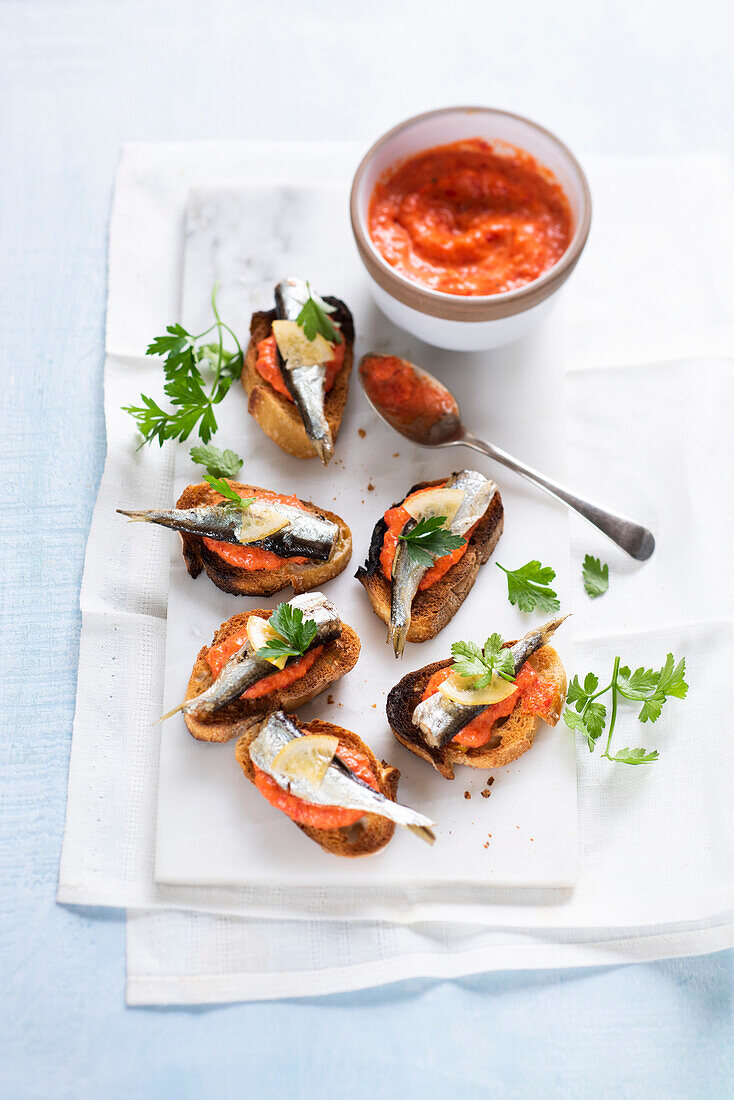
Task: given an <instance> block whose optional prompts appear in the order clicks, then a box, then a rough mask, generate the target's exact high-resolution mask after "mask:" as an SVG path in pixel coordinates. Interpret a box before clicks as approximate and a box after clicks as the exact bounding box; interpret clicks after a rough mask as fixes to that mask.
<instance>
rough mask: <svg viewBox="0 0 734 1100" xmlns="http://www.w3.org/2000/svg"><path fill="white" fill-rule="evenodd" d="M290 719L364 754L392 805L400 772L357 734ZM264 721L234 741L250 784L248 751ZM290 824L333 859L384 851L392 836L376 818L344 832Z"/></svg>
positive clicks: (371, 816)
mask: <svg viewBox="0 0 734 1100" xmlns="http://www.w3.org/2000/svg"><path fill="white" fill-rule="evenodd" d="M289 717H290V718H292V719H293V721H295V722H296V724H297V725H298V726H299V727H300V728H301V729H305V730H307V731H308V732H309V733H321V734H324V733H325V734H330V735H331V736H333V737H338V738H339V739H340V740H341V741H344V742H346V743H347V744H348V745H349V746H350V747H351V748H354V749H358V750H359V751H360V752H362V753H364V755H365V756H366V757H367V759H368V760H369V762H370V766H371V768H372V771H373V773H374V776H375V778H376V779H377V784H378V787H379V789H380V792H381V793H382V794H384V795H385V797H386V798H389V799H390V800H391V801H392V802H394V801H395V799H396V796H397V793H398V781H399V779H400V772H399V771H398V769H397V768H393V767H391V766H390V765H389V764H386V763H385V762H384V761H383V762H382V763H381V762H380V761H379V760H378V759H377V757H376V756H375V754H374V753H373V752H372V749H371V748H370V747H369V745H367V744H366V743H365V742H364V741H363V740H362V738H361V737H359V736H358V734H356V733H352V731H351V730H347V729H344V727H343V726H336V725H333V724H332V723H331V722H322V721H321V720H320V719H318V718H315V719H313V720H312V721H310V722H304V723H301V722H299V721H298V719H297V718H296V716H295V715H293V714H291V715H289ZM264 721H265V719H262V721H261V722H259V723H258V724H257V726H253V727H252V728H251V729H250V730H248V731H247V732H246V733H245V734H243V736H242V737H240V738H239V740H238V741H237V747H236V757H237V762H238V763H239V765H240V767H241V768H242V771H243V772H244V773H245V775H246V776H247V778H248V779H249V780H250V782H251V783H254V782H255V769H254V766H253V764H252V761H251V760H250V752H249V749H250V745H251V744H252V742H253V741H254V740H255V738H256V737H257V735H258V733H259V732H260V729H261V727H262V724H263V722H264ZM286 816H287V815H286ZM362 823H364V824H362ZM293 824H294V825H298V828H299V829H300V830H301V832H303V833H305V834H306V836H308V837H310V838H311V840H315V841H316V843H317V844H319V845H320V846H321V847H322V848H323V849H324V850H325V851H327V852H330V853H331V854H332V855H337V856H346V857H348V858H355V857H357V856H366V855H370V854H372V853H373V852H377V851H379V850H380V849H381V848H384V847H385V845H386V844H387V843H388V842H389V841H390V839H391V838H392V836H393V833H394V832H395V823H394V822H393V821H390V820H389V819H388V818H386V817H380V815H379V814H365V815H364V816H363V817H362V818H361V819H360V821H359V822H357V823H356V824H355V825H351V826H349V827H347V828H337V829H316V828H314V827H313V826H311V825H301V824H299V822H297V821H294V822H293Z"/></svg>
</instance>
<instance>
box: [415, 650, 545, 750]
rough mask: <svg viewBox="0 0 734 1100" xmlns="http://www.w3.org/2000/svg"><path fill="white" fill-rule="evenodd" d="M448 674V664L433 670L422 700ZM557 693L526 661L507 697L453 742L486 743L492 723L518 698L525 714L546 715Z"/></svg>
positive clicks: (467, 745)
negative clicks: (512, 689)
mask: <svg viewBox="0 0 734 1100" xmlns="http://www.w3.org/2000/svg"><path fill="white" fill-rule="evenodd" d="M450 675H451V665H448V666H447V667H446V668H440V669H439V670H438V672H434V674H433V676H431V678H430V680H429V681H428V683H427V684H426V689H425V691H424V692H423V695H422V696H421V702H422V701H423V700H424V699H427V698H428V697H429V695H434V694H435V693H436V692H437V691H438V689H439V687H440V686H441V684H442V683H443V682H444V680H448V678H449V676H450ZM555 696H556V686H555V685H554V684H552V683H551V682H550V681H548V680H545V679H544V678H543V677H542V676H539V675H538V673H537V672H536V671H535V669H534V668H533V667H532V666H531V665H530V664H528V662H527V661H526V662H525V664H524V665H523V666H522V668H521V669H520V671H519V672H518V674H517V676H516V677H515V690H514V691H513V692H512V694H511V695H508V696H507V698H506V699H502V700H500V702H499V703H493V704H492V705H491V706H489V707H487V709H486V710H484V711H482V713H481V714H480V715H478V716H477V717H476V718H474V719H473V720H472V721H471V722H469V724H468V725H466V726H464V728H463V729H462V730H459V732H458V733H457V734H456V736H455V737H454V738H453V741H454V743H455V744H457V745H462V746H463V747H464V748H468V749H475V748H479V747H480V746H482V745H486V744H487V742H488V741H490V740H491V738H492V733H493V731H494V726H495V724H496V722H497V721H498V719H500V718H506V717H507V715H508V714H512V712H513V710H514V709H515V705H516V703H517V702H518V700H519V699H521V700H522V707H523V710H524V711H525V713H527V714H538V715H540V716H541V717H542V716H543V715H546V714H549V713H550V712H551V710H552V708H553V702H554V700H555Z"/></svg>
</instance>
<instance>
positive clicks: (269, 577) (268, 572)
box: [176, 478, 352, 596]
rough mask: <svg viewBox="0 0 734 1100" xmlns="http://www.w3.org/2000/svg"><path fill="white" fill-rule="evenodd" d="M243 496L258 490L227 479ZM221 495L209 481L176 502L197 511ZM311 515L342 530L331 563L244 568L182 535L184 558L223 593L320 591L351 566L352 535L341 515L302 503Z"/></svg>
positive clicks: (198, 540)
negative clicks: (197, 508)
mask: <svg viewBox="0 0 734 1100" xmlns="http://www.w3.org/2000/svg"><path fill="white" fill-rule="evenodd" d="M227 481H228V483H229V484H230V485H231V486H232V488H233V489H234V490H235V491H236V492H238V493H239V494H240V496H243V497H247V496H251V495H252V493H253V491H257V486H255V485H244V484H243V483H242V482H240V481H232V480H231V479H229V478H228V479H227ZM218 497H219V494H218V493H217V492H216V491H215V490H214V489H212V487H211V486H210V485H208V484H207V483H206V482H202V483H201V484H199V485H187V487H186V488H185V489H184V491H183V493H182V494H181V496H180V497H179V499H178V500H177V502H176V507H177V508H196V507H198V506H199V505H201V504H211V503H213V502H214V501H216V500H217V499H218ZM301 503H302V504H303V505H304V506H305V508H306V509H307V510H308V511H309V512H315V513H316V514H317V515H319V516H323V517H324V519H328V520H331V522H332V523H336V524H337V526H338V527H339V541H338V542H337V544H336V546H335V547H334V551H333V553H332V555H331V557H330V559H329V560H328V561H313V562H306V563H305V564H303V563H302V564H300V565H298V564H291V563H290V562H289V561H288V560H287V559H285V560H284V562H283V564H282V565H281V566H279V567H278V568H277V569H241V568H239V567H238V566H236V565H230V564H229V562H227V561H225V560H224V558H221V557H220V556H219V554H217V553H216V552H215V551H214V550H211V549H210V548H209V547H208V546H207V545H206V544H205V542H204V540H203V539H202V538H200V537H199V536H198V535H189V534H184V533H182V534H181V542H182V545H183V556H184V561H185V562H186V568H187V569H188V571H189V574H190V575H191V576H192V577H194V578H196V577H198V576H199V574H200V573H201V571H202V569H204V570H206V573H207V574H208V576H209V577H210V578H211V580H212V581H213V582H214V584H215V585H216V586H217V588H221V590H222V591H223V592H229V593H231V594H232V595H233V596H272V595H273V593H274V592H280V591H281V589H283V588H287V587H288V585H291V586H292V587H293V591H294V593H295V594H296V595H297V596H298V595H300V593H301V592H310V591H311V590H312V589H314V588H320V587H321V586H322V585H323V584H326V582H327V581H330V580H331V579H332V578H333V577H336V576H338V575H339V573H341V572H342V571H343V570H344V569H346V567H347V565H348V564H349V559H350V558H351V556H352V532H351V531H350V530H349V528H348V527H347V525H346V523H345V522H344V520H343V519H342V518H341V516H337V515H336V514H335V513H334V512H327V511H326V509H325V508H318V507H317V506H316V505H315V504H312V503H311V502H310V501H308V500H304V501H302V502H301Z"/></svg>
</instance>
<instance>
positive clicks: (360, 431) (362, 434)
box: [357, 428, 367, 439]
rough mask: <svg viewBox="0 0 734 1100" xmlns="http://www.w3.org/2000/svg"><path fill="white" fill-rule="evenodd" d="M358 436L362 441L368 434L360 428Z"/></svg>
mask: <svg viewBox="0 0 734 1100" xmlns="http://www.w3.org/2000/svg"><path fill="white" fill-rule="evenodd" d="M357 435H358V436H359V438H360V439H364V437H365V436H366V435H367V432H366V431H365V430H364V428H358V429H357Z"/></svg>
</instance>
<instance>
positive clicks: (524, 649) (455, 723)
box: [413, 615, 568, 748]
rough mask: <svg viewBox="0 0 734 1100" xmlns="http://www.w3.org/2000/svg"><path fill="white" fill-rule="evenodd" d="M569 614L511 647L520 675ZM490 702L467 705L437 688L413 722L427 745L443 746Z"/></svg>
mask: <svg viewBox="0 0 734 1100" xmlns="http://www.w3.org/2000/svg"><path fill="white" fill-rule="evenodd" d="M567 618H568V615H560V616H559V617H558V618H556V619H551V620H550V622H547V623H546V624H545V626H540V627H537V628H536V629H535V630H531V631H529V632H528V633H527V634H526V635H525V636H524V637H523V638H520V640H519V641H517V642H515V644H514V645H513V646H511V647H510V653H511V654H512V659H513V665H514V675H515V676H517V674H518V672H519V671H520V669H521V668H522V666H523V665H524V664H525V662H526V661H527V659H528V657H530V656H531V655H532V654H533V653H535V651H536V650H538V649H540V647H541V646H544V645H545V644H546V642H547V641H548V640H549V638H550V637H551V636H552V635H553V634H554V633H555V632H556V630H557V629H558V627H559V626H560V625H561V623H562V622H563V621H564V620H565V619H567ZM488 705H489V704H485V705H484V706H466V705H464V704H462V703H454V702H453V701H452V700H451V699H447V698H446V696H445V695H444V694H443V693H442V692H440V691H436V692H434V694H433V695H429V696H428V698H427V699H425V700H424V701H423V702H422V703H419V704H418V706H417V707H416V708H415V710H414V711H413V725H414V726H418V727H419V729H420V731H421V733H422V734H423V740H424V741H425V742H426V744H427V745H430V746H431V747H432V748H441V747H442V746H443V745H447V744H448V743H449V741H451V740H452V738H454V737H455V736H456V734H457V733H459V732H460V731H461V730H463V728H464V726H468V725H469V723H470V722H471V721H473V719H474V718H477V717H478V716H479V715H480V714H481V713H482V711H484V710H486V709H487V706H488Z"/></svg>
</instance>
